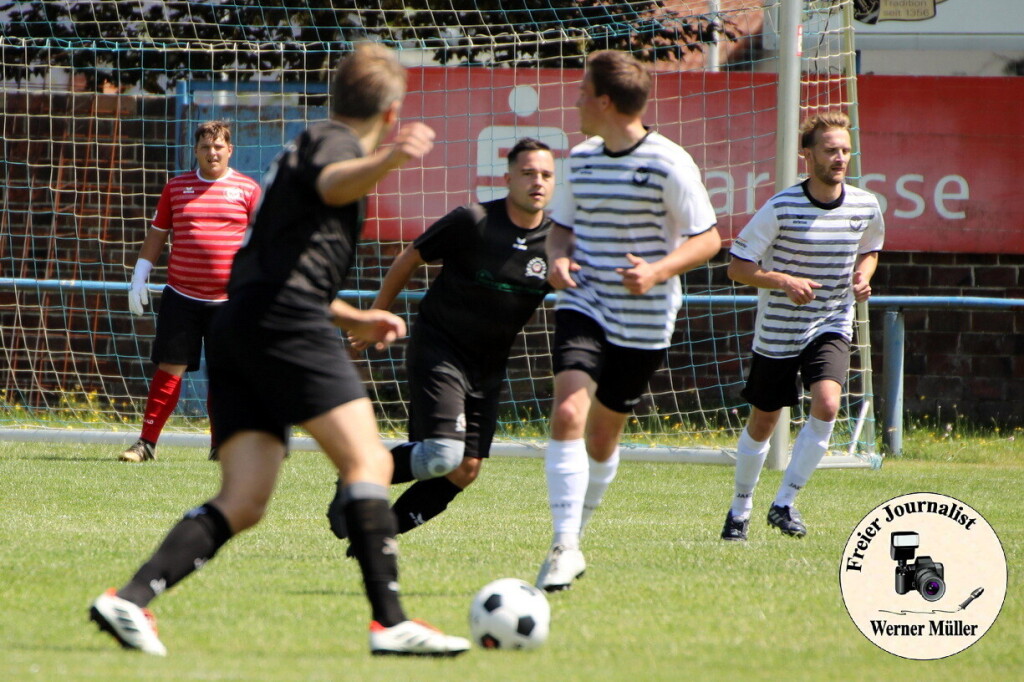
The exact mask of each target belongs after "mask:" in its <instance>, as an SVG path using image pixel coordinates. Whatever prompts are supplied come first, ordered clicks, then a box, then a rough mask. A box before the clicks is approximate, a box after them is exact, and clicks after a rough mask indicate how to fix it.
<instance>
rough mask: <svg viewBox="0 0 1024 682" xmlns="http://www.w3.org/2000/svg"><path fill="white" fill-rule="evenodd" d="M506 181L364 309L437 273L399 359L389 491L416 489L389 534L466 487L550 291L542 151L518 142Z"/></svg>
mask: <svg viewBox="0 0 1024 682" xmlns="http://www.w3.org/2000/svg"><path fill="white" fill-rule="evenodd" d="M505 181H506V184H507V185H508V196H507V197H505V198H504V199H498V200H495V201H489V202H486V203H483V204H470V205H468V206H463V207H460V208H457V209H455V210H454V211H452V212H450V213H448V214H447V215H445V216H444V217H443V218H441V219H440V220H438V221H437V222H436V223H434V224H433V225H431V226H430V228H429V229H428V230H427V231H426V232H424V233H423V234H422V235H420V236H419V237H418V238H417V239H416V240H415V241H414V242H413V243H412V244H410V245H409V246H408V247H406V249H405V250H404V251H402V253H400V254H399V255H398V256H397V257H396V258H395V261H394V263H392V265H391V267H390V269H389V270H388V273H387V275H386V276H385V277H384V281H383V282H382V283H381V289H380V292H379V293H378V294H377V297H376V299H375V300H374V302H373V307H374V308H379V309H382V310H387V309H389V308H390V307H391V304H392V302H393V301H394V300H395V298H396V297H397V296H398V294H399V292H401V291H402V289H404V288H405V286H406V284H407V283H408V282H409V279H410V278H411V277H412V275H413V273H414V272H415V271H416V270H417V269H418V268H419V267H420V266H422V265H423V264H424V263H433V262H438V261H440V262H441V263H442V267H441V272H440V273H439V274H438V275H437V277H436V278H435V279H434V281H433V283H432V284H431V285H430V288H429V290H428V291H427V293H426V295H425V296H424V297H423V300H422V302H421V303H420V307H419V314H418V315H417V317H416V321H415V323H414V325H413V328H412V334H411V337H410V341H409V347H408V349H407V351H406V368H407V376H408V381H409V393H410V404H409V442H408V443H403V444H402V445H399V446H397V447H396V448H394V449H393V450H392V451H391V452H392V454H393V455H394V459H395V470H394V475H393V477H392V483H402V482H406V481H411V480H414V479H415V480H416V481H417V482H416V483H415V484H413V485H412V486H410V487H409V488H408V489H407V490H406V491H405V492H404V493H403V494H402V496H401V497H399V498H398V500H397V501H396V502H395V506H394V512H395V516H396V518H397V521H398V532H399V533H404V532H405V531H407V530H410V529H412V528H415V527H417V526H419V525H420V524H423V523H425V522H426V521H429V520H430V519H432V518H433V517H435V516H437V515H438V514H440V513H441V512H443V511H444V510H445V509H446V508H447V507H448V504H449V503H450V502H451V501H452V500H453V499H454V498H455V496H456V495H458V494H459V493H460V492H462V491H463V490H464V489H465V488H466V486H468V485H469V484H471V483H472V482H473V481H474V480H476V478H477V476H478V475H479V473H480V465H481V461H482V459H483V458H485V457H487V456H488V453H489V451H490V448H491V440H492V438H493V436H494V429H495V426H496V424H497V420H498V398H499V394H500V392H501V382H502V379H503V378H504V376H505V366H506V364H507V362H508V355H509V352H510V350H511V348H512V343H513V341H514V340H515V337H516V335H517V334H518V333H519V330H520V329H522V327H523V325H524V324H526V322H527V321H528V320H529V319H530V317H531V316H532V315H533V312H534V310H536V308H537V306H538V305H540V303H541V301H543V299H544V296H545V294H547V292H548V291H549V290H550V287H549V285H548V284H547V261H546V259H545V256H544V243H545V239H546V237H547V234H548V230H549V229H550V227H551V221H550V220H549V219H548V218H547V216H546V215H545V213H544V208H545V207H546V206H547V204H548V201H550V199H551V196H552V192H553V190H554V184H555V163H554V157H553V156H552V154H551V150H550V148H549V147H548V146H547V145H546V144H544V143H543V142H540V141H538V140H534V139H530V138H525V139H522V140H519V141H518V142H517V143H516V144H515V145H514V146H513V147H512V149H511V150H510V151H509V153H508V172H507V173H506V174H505ZM354 345H355V347H356V348H357V349H360V348H365V347H366V345H367V344H366V343H365V342H359V341H357V342H356V343H355V344H354ZM342 500H343V487H342V485H341V484H339V488H338V493H337V495H335V498H334V500H333V501H332V502H331V505H330V507H329V508H328V512H327V517H328V519H330V522H331V530H332V531H333V532H334V534H335V535H337V536H338V537H339V538H344V537H346V535H347V530H346V524H345V521H346V518H345V516H344V514H343V513H342V511H343V508H342V504H341V503H342Z"/></svg>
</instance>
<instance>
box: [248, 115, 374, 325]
mask: <svg viewBox="0 0 1024 682" xmlns="http://www.w3.org/2000/svg"><path fill="white" fill-rule="evenodd" d="M362 156H363V150H362V147H361V145H360V143H359V139H358V138H357V137H356V134H355V132H354V131H353V130H352V128H350V127H349V126H347V125H346V124H344V123H341V122H339V121H331V120H329V121H321V122H319V123H315V124H313V125H311V126H310V127H309V128H307V129H306V130H305V131H303V132H302V133H301V134H300V135H299V136H298V137H296V138H295V139H294V140H292V141H291V142H290V143H289V144H288V145H287V146H286V147H285V148H284V149H283V150H282V151H281V153H280V154H279V155H278V157H277V158H276V159H275V160H274V162H273V163H272V164H271V166H270V169H269V170H268V171H267V174H266V176H265V179H264V191H263V197H262V200H261V202H260V205H259V207H258V209H257V211H256V217H255V218H254V219H253V224H252V226H251V227H250V230H249V234H248V235H247V236H246V241H245V244H244V246H242V248H241V249H239V251H238V254H237V255H236V256H235V261H234V265H233V267H232V269H231V280H230V282H229V283H228V297H229V299H233V298H235V296H236V295H239V294H241V295H243V296H244V297H246V298H249V299H250V301H249V303H250V304H253V303H254V301H253V300H252V297H254V298H256V299H259V300H260V301H261V302H262V303H263V304H264V305H263V306H258V305H257V306H254V307H250V306H247V308H249V310H251V311H254V312H255V313H256V314H258V315H259V316H260V318H261V319H260V321H259V324H260V326H263V327H269V328H275V329H295V328H305V327H309V326H322V324H323V321H324V319H325V317H326V315H327V306H328V305H329V304H330V303H331V301H333V300H334V298H335V296H336V295H337V292H338V290H339V289H340V288H341V286H342V284H343V282H344V280H345V277H346V275H347V274H348V271H349V268H350V267H351V266H352V263H353V261H354V260H355V251H356V244H357V242H358V240H359V233H360V231H361V230H362V223H363V216H364V213H365V210H364V207H365V200H364V199H361V200H359V201H355V202H352V203H350V204H346V205H344V206H328V205H326V204H325V203H324V202H323V200H322V199H321V198H320V194H319V192H317V189H316V181H317V178H318V177H319V176H320V172H321V171H322V170H323V169H324V167H325V166H327V165H328V164H331V163H334V162H337V161H347V160H350V159H356V158H359V157H362Z"/></svg>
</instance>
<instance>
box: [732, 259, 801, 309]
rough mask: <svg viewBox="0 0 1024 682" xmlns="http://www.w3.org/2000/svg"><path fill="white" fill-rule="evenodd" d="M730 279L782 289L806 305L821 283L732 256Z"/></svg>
mask: <svg viewBox="0 0 1024 682" xmlns="http://www.w3.org/2000/svg"><path fill="white" fill-rule="evenodd" d="M727 274H728V275H729V279H731V280H733V281H734V282H739V283H740V284H747V285H750V286H752V287H757V288H758V289H781V290H782V291H785V292H786V296H788V297H789V300H791V301H793V303H796V304H797V305H804V304H807V303H810V302H811V301H812V300H814V290H815V289H817V288H819V287H821V284H819V283H818V282H815V281H814V280H811V279H807V278H804V277H793V276H792V275H787V274H786V273H784V272H776V271H774V270H765V269H764V268H762V267H761V265H760V264H759V263H755V262H753V261H749V260H744V259H743V258H737V257H736V256H733V257H732V260H731V261H729V269H728V271H727Z"/></svg>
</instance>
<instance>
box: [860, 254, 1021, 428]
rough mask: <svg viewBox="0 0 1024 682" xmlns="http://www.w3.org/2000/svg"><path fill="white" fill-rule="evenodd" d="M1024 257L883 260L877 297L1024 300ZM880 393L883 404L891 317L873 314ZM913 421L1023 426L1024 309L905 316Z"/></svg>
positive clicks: (907, 393)
mask: <svg viewBox="0 0 1024 682" xmlns="http://www.w3.org/2000/svg"><path fill="white" fill-rule="evenodd" d="M1022 271H1024V256H1020V255H1016V256H1015V255H985V254H956V253H896V252H887V253H884V254H883V255H882V258H881V260H880V262H879V268H878V272H877V273H876V275H875V278H874V280H873V282H872V289H873V291H874V293H875V295H878V296H882V295H889V296H982V297H991V298H1024V274H1022ZM871 325H872V327H871V343H872V361H873V363H874V369H875V376H876V381H875V388H876V393H878V394H879V396H878V397H879V400H880V401H881V400H882V399H883V397H884V396H882V395H881V392H882V391H881V387H882V382H883V381H884V371H883V364H882V361H883V358H882V350H883V326H884V312H883V311H882V310H881V308H879V307H878V306H875V307H873V308H872V313H871ZM904 325H905V330H906V331H905V336H906V345H905V354H904V408H905V411H906V413H907V414H909V415H916V416H924V415H929V418H930V419H940V420H942V421H943V422H946V421H952V420H953V419H954V418H955V417H957V416H963V417H965V418H967V419H969V420H970V421H973V422H977V423H979V424H992V423H996V424H1013V425H1019V424H1022V423H1024V310H1016V311H1013V310H1002V311H994V310H977V311H969V310H950V309H941V310H911V309H908V310H905V311H904Z"/></svg>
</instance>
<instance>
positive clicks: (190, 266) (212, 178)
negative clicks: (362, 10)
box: [120, 121, 260, 462]
mask: <svg viewBox="0 0 1024 682" xmlns="http://www.w3.org/2000/svg"><path fill="white" fill-rule="evenodd" d="M232 151H233V147H232V145H231V129H230V128H229V127H228V125H227V124H226V123H224V122H223V121H209V122H206V123H202V124H200V125H199V127H198V128H196V132H195V157H196V165H197V168H196V170H194V171H191V172H189V173H185V174H183V175H178V176H176V177H173V178H171V179H170V180H169V181H168V182H167V184H166V185H165V186H164V190H163V193H162V194H161V195H160V203H159V204H157V209H156V217H154V218H153V224H152V226H151V227H150V229H149V231H148V232H147V233H146V238H145V241H143V243H142V249H141V250H140V251H139V259H138V261H137V262H136V264H135V271H134V273H133V274H132V287H131V291H130V292H129V294H128V307H129V308H130V309H131V311H132V312H133V313H134V314H136V315H140V316H141V315H143V314H144V313H145V310H146V305H147V304H148V303H149V288H148V287H149V284H148V282H149V274H150V272H151V271H152V269H153V264H154V263H155V262H156V261H157V259H159V258H160V253H161V252H162V251H163V248H164V245H165V244H166V243H167V240H168V238H169V237H170V236H171V235H172V234H173V235H174V237H173V249H172V250H171V255H170V259H169V262H168V265H167V285H166V286H165V287H164V290H163V292H162V293H161V295H160V310H159V313H158V314H157V319H156V337H155V338H154V339H153V349H152V356H151V357H152V360H153V362H154V363H156V365H157V371H156V374H155V375H154V376H153V380H152V382H151V383H150V386H149V397H148V398H147V400H146V410H145V413H144V415H143V423H142V433H141V434H140V436H139V439H138V440H137V441H136V442H135V444H133V445H132V446H131V447H129V448H128V449H127V450H125V451H124V452H123V453H121V457H120V459H121V461H122V462H145V461H147V460H151V459H155V457H156V443H157V440H159V438H160V432H161V431H162V430H163V428H164V424H166V423H167V419H168V418H169V417H170V416H171V413H173V412H174V408H175V407H176V406H177V404H178V396H179V395H180V394H181V378H182V376H183V375H184V374H185V372H194V371H196V370H197V369H199V363H200V358H201V354H202V348H203V343H204V340H205V339H206V337H207V333H208V330H209V327H210V320H211V319H212V318H213V313H214V312H215V311H216V310H217V307H218V306H220V305H221V304H222V303H223V302H224V301H226V300H227V298H228V295H227V283H228V276H229V275H230V274H231V262H232V260H233V259H234V257H235V252H236V251H238V249H239V247H240V246H241V245H242V239H243V238H244V237H245V231H246V229H247V228H248V226H249V220H250V218H251V217H252V215H253V214H254V213H255V211H256V206H257V204H258V203H259V198H260V187H259V185H258V184H257V183H256V181H255V180H253V179H252V178H250V177H248V176H246V175H243V174H241V173H239V172H238V171H236V170H234V169H232V168H231V167H230V166H229V165H228V163H229V162H230V160H231V153H232ZM210 445H211V447H210V458H211V459H215V458H216V434H211V444H210Z"/></svg>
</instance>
